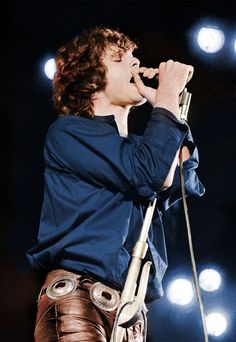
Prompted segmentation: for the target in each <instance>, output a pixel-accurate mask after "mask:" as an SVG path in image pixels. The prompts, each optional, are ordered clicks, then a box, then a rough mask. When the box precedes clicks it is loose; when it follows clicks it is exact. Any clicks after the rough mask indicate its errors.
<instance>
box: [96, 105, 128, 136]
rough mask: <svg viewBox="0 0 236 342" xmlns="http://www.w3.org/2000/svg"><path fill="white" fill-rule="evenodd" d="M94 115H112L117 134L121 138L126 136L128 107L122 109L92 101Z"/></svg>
mask: <svg viewBox="0 0 236 342" xmlns="http://www.w3.org/2000/svg"><path fill="white" fill-rule="evenodd" d="M93 108H94V114H95V115H96V116H105V115H111V114H113V115H114V116H115V121H116V124H117V127H118V131H119V134H120V135H121V136H123V137H126V136H127V135H128V115H129V111H130V106H126V107H122V106H118V105H113V104H111V103H106V102H104V101H96V100H94V101H93Z"/></svg>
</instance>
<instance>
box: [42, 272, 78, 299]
mask: <svg viewBox="0 0 236 342" xmlns="http://www.w3.org/2000/svg"><path fill="white" fill-rule="evenodd" d="M76 288H77V281H76V279H73V278H66V277H64V278H60V279H58V280H56V281H54V282H53V283H51V284H50V285H49V286H48V287H47V289H46V295H47V296H48V297H49V298H50V299H63V298H66V297H67V296H68V295H69V294H71V293H72V292H74V291H75V290H76Z"/></svg>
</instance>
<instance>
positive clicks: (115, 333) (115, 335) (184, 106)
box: [110, 88, 191, 342]
mask: <svg viewBox="0 0 236 342" xmlns="http://www.w3.org/2000/svg"><path fill="white" fill-rule="evenodd" d="M190 100H191V94H190V93H188V92H187V89H186V88H185V89H184V91H183V92H182V93H181V95H180V100H179V105H180V121H181V122H185V121H186V120H187V114H188V110H189V105H190ZM155 206H156V198H155V199H154V201H153V202H150V203H149V206H148V208H147V210H146V213H145V217H144V221H143V225H142V229H141V232H140V236H139V239H138V241H137V242H136V244H135V246H134V248H133V251H132V258H131V262H130V265H129V269H128V273H127V277H126V280H125V284H124V288H123V291H122V294H121V299H120V305H119V307H118V309H117V313H116V318H115V322H114V325H113V329H112V334H111V338H110V342H122V341H123V337H124V333H125V330H126V329H127V328H128V327H130V326H132V325H133V324H134V323H135V321H136V318H137V316H138V315H139V314H140V313H141V310H142V307H143V304H144V299H145V296H146V291H147V285H148V278H149V273H150V268H151V264H152V263H151V262H150V261H147V262H146V263H145V264H144V265H143V268H142V272H141V276H140V281H139V287H138V289H137V280H138V277H139V273H140V269H141V265H142V260H143V259H144V258H145V255H146V252H147V249H148V244H147V242H146V240H147V238H148V231H149V228H150V225H151V221H152V217H153V213H154V210H155ZM136 289H137V294H136V295H135V293H136Z"/></svg>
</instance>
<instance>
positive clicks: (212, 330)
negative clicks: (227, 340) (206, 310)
mask: <svg viewBox="0 0 236 342" xmlns="http://www.w3.org/2000/svg"><path fill="white" fill-rule="evenodd" d="M206 325H207V331H208V334H210V335H213V336H220V335H222V334H223V333H224V332H225V330H226V328H227V321H226V318H225V317H224V315H223V314H221V313H219V312H212V313H210V314H209V315H207V316H206Z"/></svg>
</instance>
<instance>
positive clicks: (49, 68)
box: [44, 58, 56, 80]
mask: <svg viewBox="0 0 236 342" xmlns="http://www.w3.org/2000/svg"><path fill="white" fill-rule="evenodd" d="M44 72H45V75H46V76H47V78H49V79H50V80H52V79H53V77H54V74H55V72H56V64H55V60H54V58H50V59H48V60H47V62H46V63H45V64H44Z"/></svg>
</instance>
